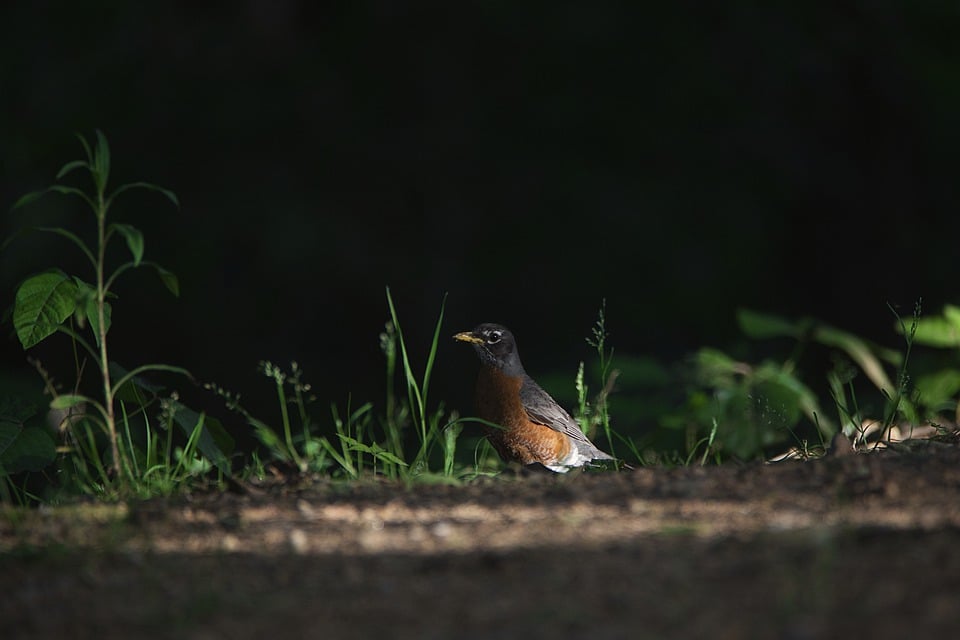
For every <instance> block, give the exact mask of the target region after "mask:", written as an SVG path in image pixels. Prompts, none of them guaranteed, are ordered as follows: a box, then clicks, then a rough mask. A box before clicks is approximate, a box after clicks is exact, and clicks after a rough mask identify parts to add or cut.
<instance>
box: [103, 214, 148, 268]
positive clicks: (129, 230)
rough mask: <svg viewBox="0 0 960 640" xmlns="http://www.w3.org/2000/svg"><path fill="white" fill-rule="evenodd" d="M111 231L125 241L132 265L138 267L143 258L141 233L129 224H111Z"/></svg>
mask: <svg viewBox="0 0 960 640" xmlns="http://www.w3.org/2000/svg"><path fill="white" fill-rule="evenodd" d="M110 230H111V231H116V232H117V233H119V234H120V235H122V236H123V237H124V239H125V240H126V241H127V247H128V248H129V249H130V253H131V254H132V255H133V266H135V267H139V266H140V261H141V260H143V233H141V231H140V230H139V229H137V228H136V227H134V226H132V225H129V224H111V225H110Z"/></svg>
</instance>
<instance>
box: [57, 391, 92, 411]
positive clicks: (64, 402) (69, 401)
mask: <svg viewBox="0 0 960 640" xmlns="http://www.w3.org/2000/svg"><path fill="white" fill-rule="evenodd" d="M88 400H89V398H87V396H81V395H78V394H74V393H62V394H60V395H59V396H57V397H56V398H54V399H53V400H51V401H50V408H51V409H69V408H70V407H76V406H77V405H81V404H83V403H85V402H87V401H88Z"/></svg>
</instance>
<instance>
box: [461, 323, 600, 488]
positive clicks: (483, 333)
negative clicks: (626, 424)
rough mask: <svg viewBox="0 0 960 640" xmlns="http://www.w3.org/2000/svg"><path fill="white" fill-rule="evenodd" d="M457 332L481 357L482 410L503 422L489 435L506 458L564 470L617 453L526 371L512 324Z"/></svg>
mask: <svg viewBox="0 0 960 640" xmlns="http://www.w3.org/2000/svg"><path fill="white" fill-rule="evenodd" d="M453 338H454V339H455V340H457V341H460V342H466V343H469V344H471V345H472V346H473V349H474V351H476V353H477V356H478V357H479V358H480V373H479V375H478V376H477V386H476V404H477V412H478V414H479V417H480V418H481V419H482V420H484V421H486V422H490V423H493V424H495V425H498V426H499V428H494V427H486V428H485V430H486V437H487V440H489V441H490V444H492V445H493V448H494V449H496V450H497V453H499V454H500V457H501V458H503V459H504V460H505V461H507V462H519V463H520V464H522V465H524V466H536V465H538V464H539V465H542V466H543V467H546V468H547V469H549V470H551V471H555V472H557V473H565V472H567V471H569V470H570V469H573V468H577V467H583V466H584V465H589V464H590V463H592V462H593V461H594V460H614V459H615V458H614V457H613V456H611V455H609V454H607V453H604V452H603V451H601V450H600V449H598V448H597V447H596V446H595V445H594V444H593V443H592V442H590V439H589V438H587V436H586V435H584V433H583V431H581V429H580V426H579V425H578V424H577V423H576V421H575V420H574V419H573V418H572V417H571V416H570V414H569V413H567V412H566V411H565V410H564V409H563V408H562V407H561V406H560V405H559V404H557V401H556V400H554V399H553V398H551V397H550V394H548V393H547V392H546V391H544V390H543V388H541V387H540V385H538V384H537V383H536V382H534V380H533V378H531V377H530V376H528V375H527V373H526V371H525V370H524V368H523V364H522V363H521V362H520V353H519V352H518V351H517V341H516V339H515V338H514V336H513V333H511V332H510V330H509V329H507V328H506V327H504V326H502V325H499V324H493V323H484V324H481V325H478V326H477V327H475V328H474V329H472V330H471V331H461V332H460V333H457V334H455V335H454V336H453Z"/></svg>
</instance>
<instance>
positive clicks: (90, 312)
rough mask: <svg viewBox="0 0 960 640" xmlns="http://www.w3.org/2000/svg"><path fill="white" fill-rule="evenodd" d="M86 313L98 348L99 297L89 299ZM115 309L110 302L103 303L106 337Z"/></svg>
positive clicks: (85, 309)
mask: <svg viewBox="0 0 960 640" xmlns="http://www.w3.org/2000/svg"><path fill="white" fill-rule="evenodd" d="M84 312H85V313H86V314H87V320H88V321H89V322H90V328H91V329H92V330H93V336H94V338H96V340H97V346H98V347H99V346H100V314H99V313H97V297H96V296H92V297H88V298H87V300H86V305H85V308H84ZM112 313H113V309H112V308H111V307H110V303H109V302H106V301H105V302H104V303H103V324H104V327H105V330H104V332H103V333H104V335H106V334H107V333H108V332H109V331H110V320H111V315H112Z"/></svg>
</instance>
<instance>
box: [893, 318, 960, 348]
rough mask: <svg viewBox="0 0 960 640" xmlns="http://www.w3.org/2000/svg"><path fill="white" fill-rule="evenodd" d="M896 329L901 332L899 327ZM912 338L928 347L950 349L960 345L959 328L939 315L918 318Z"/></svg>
mask: <svg viewBox="0 0 960 640" xmlns="http://www.w3.org/2000/svg"><path fill="white" fill-rule="evenodd" d="M898 331H900V332H901V333H902V331H901V330H900V328H899V327H898ZM913 339H914V340H915V341H916V343H917V344H922V345H926V346H928V347H939V348H942V349H950V348H954V347H958V346H960V329H958V328H957V327H956V326H955V325H954V324H953V323H952V322H950V321H949V320H947V319H946V318H944V317H941V316H930V317H927V318H920V319H918V320H917V332H916V333H915V334H914V336H913Z"/></svg>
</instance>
